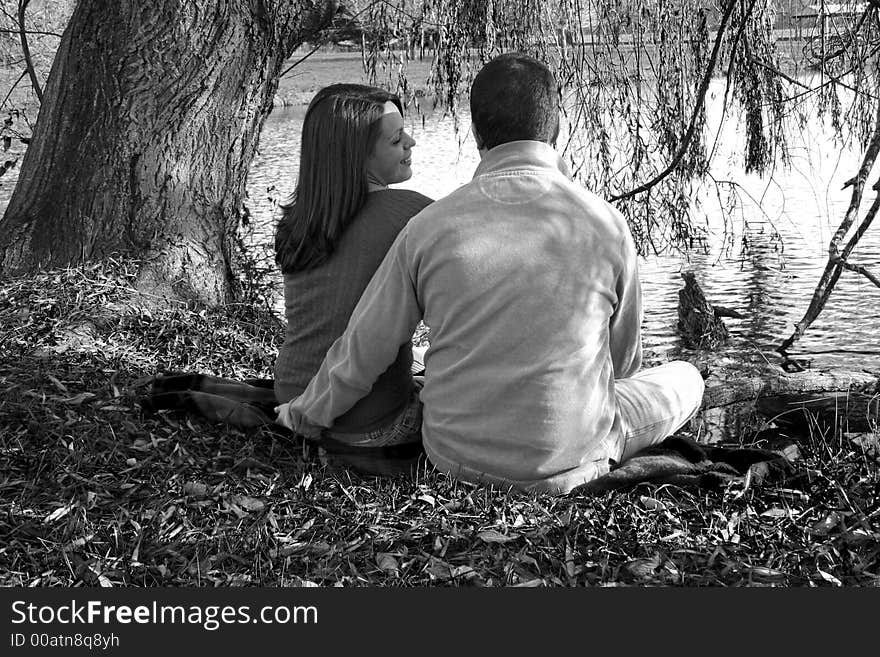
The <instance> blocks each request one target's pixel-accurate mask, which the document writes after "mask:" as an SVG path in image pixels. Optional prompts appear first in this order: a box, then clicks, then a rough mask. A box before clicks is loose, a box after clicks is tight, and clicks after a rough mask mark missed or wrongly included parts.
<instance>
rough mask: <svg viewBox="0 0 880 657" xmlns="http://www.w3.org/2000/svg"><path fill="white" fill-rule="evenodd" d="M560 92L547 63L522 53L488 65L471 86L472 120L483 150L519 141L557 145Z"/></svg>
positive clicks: (497, 58) (502, 56)
mask: <svg viewBox="0 0 880 657" xmlns="http://www.w3.org/2000/svg"><path fill="white" fill-rule="evenodd" d="M558 100H559V91H558V89H557V86H556V79H555V78H554V77H553V73H552V72H551V71H550V69H549V68H547V66H546V65H545V64H542V63H541V62H539V61H538V60H537V59H535V58H534V57H529V56H528V55H524V54H522V53H506V54H504V55H499V56H498V57H496V58H495V59H493V60H491V61H489V62H487V63H486V65H485V66H483V68H482V69H481V70H480V72H479V73H477V76H476V77H475V78H474V83H473V84H472V85H471V120H472V121H473V122H474V127H475V128H476V131H477V134H479V135H480V139H482V141H483V147H484V148H495V147H496V146H498V145H500V144H505V143H507V142H509V141H517V140H520V139H528V140H532V141H543V142H546V143H548V144H555V143H556V137H557V136H558V135H559V107H558Z"/></svg>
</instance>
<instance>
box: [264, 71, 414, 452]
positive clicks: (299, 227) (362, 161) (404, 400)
mask: <svg viewBox="0 0 880 657" xmlns="http://www.w3.org/2000/svg"><path fill="white" fill-rule="evenodd" d="M414 145H415V140H413V138H412V137H410V136H409V135H408V134H407V133H406V131H405V130H404V126H403V116H402V107H401V103H400V99H399V98H398V97H397V96H395V95H394V94H391V93H388V92H386V91H383V90H381V89H377V88H374V87H367V86H363V85H356V84H336V85H332V86H329V87H326V88H324V89H322V90H321V91H319V92H318V94H317V95H316V96H315V97H314V98H313V99H312V102H311V103H310V104H309V108H308V110H307V112H306V116H305V120H304V122H303V134H302V148H301V151H300V169H299V172H300V173H299V180H298V182H297V187H296V191H295V192H294V194H293V195H292V197H291V199H290V201H289V202H288V203H286V204H284V205H282V206H281V209H282V218H281V221H280V222H279V224H278V232H277V234H276V238H275V252H276V262H277V263H278V265H279V266H280V267H281V270H282V272H283V274H284V301H285V315H286V318H287V332H286V335H285V339H284V344H283V345H282V347H281V349H280V351H279V354H278V360H277V362H276V364H275V395H276V398H277V399H278V401H279V403H283V402H287V401H289V400H291V399H293V398H294V397H297V396H298V395H300V394H301V393H302V392H303V391H304V390H305V388H306V386H307V385H308V383H309V381H310V380H311V378H312V376H313V375H314V374H315V373H316V372H317V371H318V368H319V367H320V365H321V362H322V361H323V359H324V356H325V354H326V353H327V350H328V349H329V348H330V346H331V345H332V344H333V342H334V341H335V340H336V338H338V337H339V336H340V335H341V334H342V332H343V331H344V330H345V327H346V325H347V324H348V319H349V317H350V316H351V313H352V311H353V310H354V307H355V305H356V304H357V302H358V299H360V296H361V293H362V292H363V291H364V289H365V288H366V286H367V283H369V281H370V278H371V277H372V275H373V273H374V272H375V271H376V269H377V268H378V267H379V264H380V263H381V262H382V259H383V258H384V256H385V254H386V253H387V251H388V249H389V248H390V247H391V244H392V242H393V241H394V238H395V237H397V234H398V233H399V232H400V230H401V229H402V228H403V227H404V225H405V224H406V222H407V221H409V219H410V218H411V217H412V216H413V215H415V214H416V213H418V212H419V211H420V210H421V209H422V208H424V207H425V206H426V205H428V204H429V203H430V202H431V199H429V198H427V197H426V196H423V195H421V194H419V193H417V192H413V191H407V190H392V189H389V185H393V184H395V183H400V182H404V181H405V180H408V179H409V178H410V177H411V176H412V169H411V165H412V153H411V149H412V147H413V146H414ZM412 364H413V356H412V347H411V345H410V344H404V345H401V347H400V351H399V353H398V356H397V359H396V360H395V362H394V363H393V364H392V365H391V366H390V367H389V368H388V369H387V370H386V371H385V373H384V374H382V376H380V377H379V379H378V380H377V381H376V382H375V384H374V385H373V388H372V390H371V391H370V392H369V393H368V394H367V395H366V396H365V397H363V398H362V399H361V400H360V401H359V402H358V403H357V404H356V405H355V406H354V407H353V408H352V409H351V410H349V411H348V412H347V413H345V414H344V415H342V416H341V417H339V418H337V419H336V421H335V423H334V425H333V426H332V427H330V429H329V431H327V432H325V435H324V438H325V443H326V444H328V445H335V444H336V443H339V444H341V445H348V446H354V447H384V446H388V445H394V444H400V443H405V442H415V441H418V440H419V438H420V427H421V407H420V405H419V404H418V396H417V394H416V393H415V384H414V381H413V376H412V373H411V367H412Z"/></svg>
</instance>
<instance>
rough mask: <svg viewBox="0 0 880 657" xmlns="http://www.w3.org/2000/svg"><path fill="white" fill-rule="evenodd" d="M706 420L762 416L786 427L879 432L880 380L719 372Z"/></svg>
mask: <svg viewBox="0 0 880 657" xmlns="http://www.w3.org/2000/svg"><path fill="white" fill-rule="evenodd" d="M702 411H703V415H704V416H707V417H711V416H712V415H713V413H712V411H715V413H714V415H715V417H716V418H717V417H718V412H719V411H721V412H723V415H724V419H725V422H726V423H729V422H730V421H731V419H732V418H734V417H738V418H740V420H737V421H736V424H740V422H741V419H742V418H743V417H744V416H745V415H748V414H751V415H753V416H754V415H755V414H757V415H758V416H759V417H760V418H761V419H763V420H765V421H766V420H772V421H773V422H775V423H777V424H780V425H787V426H796V427H800V428H807V427H808V426H809V425H810V424H812V423H819V424H822V425H825V426H843V427H844V430H847V431H873V430H875V429H876V428H877V426H878V417H880V376H878V375H877V374H873V373H870V372H823V371H814V370H807V371H804V372H793V373H787V372H783V371H781V370H780V369H778V368H777V367H776V366H773V365H768V366H767V367H766V368H765V369H763V370H759V371H755V372H749V373H747V374H742V373H740V374H737V373H735V372H732V371H729V370H727V371H722V372H717V373H713V374H711V375H710V376H709V378H708V379H707V380H706V392H705V394H704V396H703V405H702Z"/></svg>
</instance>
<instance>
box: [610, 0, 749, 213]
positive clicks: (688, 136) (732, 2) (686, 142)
mask: <svg viewBox="0 0 880 657" xmlns="http://www.w3.org/2000/svg"><path fill="white" fill-rule="evenodd" d="M736 5H737V0H729V3H728V5H727V9H725V10H724V16H723V17H722V18H721V24H720V25H719V26H718V32H717V33H716V34H715V43H714V45H713V46H712V54H711V55H710V56H709V63H708V64H707V65H706V71H705V73H704V74H703V79H702V81H701V82H700V87H699V89H698V90H697V104H696V106H695V107H694V111H693V112H692V113H691V120H690V123H689V125H688V129H687V132H686V133H685V135H684V138H683V139H682V142H681V145H680V146H679V148H678V151H677V152H676V154H675V156H674V157H673V158H672V161H671V162H670V163H669V165H668V166H667V167H666V168H665V169H664V170H663V171H661V172H660V173H658V174H657V175H656V176H654V177H653V178H652V179H651V180H649V181H648V182H646V183H643V184H641V185H639V186H638V187H636V188H635V189H631V190H630V191H628V192H624V193H623V194H617V195H615V196H612V197H611V200H612V201H622V200H624V199H627V198H630V197H632V196H635V195H636V194H641V193H642V192H646V191H648V190H649V189H651V188H652V187H654V186H655V185H656V184H657V183H659V182H660V181H661V180H663V179H664V178H666V176H668V175H669V174H670V173H672V172H673V171H675V168H676V167H677V166H678V165H679V163H680V162H681V160H682V158H684V156H685V153H687V150H688V148H690V145H691V142H692V141H693V139H694V134H695V133H696V131H697V119H698V118H699V116H700V112H702V111H703V107H704V105H705V104H706V92H707V91H708V89H709V82H711V80H712V73H714V71H715V64H716V62H717V61H718V53H719V52H720V51H721V42H722V41H723V40H724V32H725V31H726V30H727V23H728V21H729V20H730V17H731V16H732V15H733V10H734V9H735V8H736ZM754 6H755V0H752V1H751V3H750V4H749V9H748V13H749V14H751V12H752V8H753V7H754ZM737 40H739V39H738V38H737Z"/></svg>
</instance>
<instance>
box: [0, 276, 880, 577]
mask: <svg viewBox="0 0 880 657" xmlns="http://www.w3.org/2000/svg"><path fill="white" fill-rule="evenodd" d="M136 269H137V263H134V262H131V261H127V260H121V259H117V260H113V259H108V260H107V261H105V262H103V263H98V264H92V265H84V266H82V267H79V268H70V269H64V270H56V271H50V272H44V273H41V274H39V275H35V276H30V277H23V278H17V279H12V280H7V281H4V283H3V285H2V288H0V535H2V536H5V537H6V540H5V541H4V544H3V545H2V546H0V585H2V586H79V585H88V586H104V587H111V586H113V587H115V586H206V585H207V586H477V587H482V586H516V587H532V586H877V585H880V526H878V524H880V520H878V518H880V514H878V511H877V510H878V508H880V503H878V502H880V501H878V493H880V478H878V464H877V458H876V449H875V446H876V444H877V440H876V436H874V435H866V434H859V435H858V436H854V435H852V434H850V435H843V434H841V435H837V434H834V435H829V434H821V435H807V436H803V437H802V439H801V440H800V448H801V451H802V452H803V456H804V464H805V467H804V468H803V471H802V473H801V474H799V475H798V476H797V477H796V478H795V479H794V480H789V481H786V482H785V487H784V488H783V487H781V486H780V487H774V486H769V485H767V486H762V487H749V488H748V489H746V490H735V489H734V488H728V489H722V490H713V491H694V490H685V489H681V488H677V487H675V486H668V485H652V484H642V485H640V486H638V487H636V488H635V489H634V490H632V491H628V492H617V493H606V494H603V495H600V496H595V497H584V496H577V495H572V496H566V497H549V496H543V495H529V494H525V493H517V492H510V491H506V490H501V489H499V488H497V487H491V486H488V487H476V486H473V485H470V484H465V483H461V482H456V481H454V480H452V479H450V478H448V477H446V476H445V475H442V474H440V473H437V472H435V471H433V470H431V469H430V468H427V469H422V470H420V471H419V473H418V475H416V477H414V478H405V477H398V478H376V477H371V476H362V475H358V474H356V473H354V472H351V471H348V470H345V469H343V468H341V467H338V466H334V465H331V464H328V463H325V462H324V461H322V459H321V458H320V456H319V455H318V454H317V453H316V450H313V449H311V448H310V447H309V446H307V445H303V444H302V443H301V442H297V441H295V440H293V439H291V438H290V437H289V435H286V434H282V433H276V432H273V431H271V430H266V429H263V430H255V431H247V432H246V431H241V430H237V429H233V428H230V427H226V426H223V425H218V424H213V423H211V422H208V421H205V420H202V419H200V418H196V417H188V416H184V415H179V414H176V413H170V412H161V413H158V414H156V415H146V414H144V413H143V412H142V411H141V410H140V406H139V404H138V396H139V395H140V394H142V393H143V391H144V385H145V383H146V382H147V381H148V380H149V378H150V377H151V376H153V375H155V374H158V373H165V372H172V371H198V372H203V373H209V374H214V375H217V376H225V377H232V378H245V377H267V376H270V375H271V372H272V367H273V364H274V358H275V355H276V354H277V345H278V344H279V343H280V340H281V338H282V324H281V323H280V322H279V321H278V319H277V318H276V317H275V316H274V315H273V314H272V313H271V312H269V311H268V310H267V309H265V308H264V307H261V306H260V305H259V304H256V303H249V304H248V303H246V304H240V305H235V306H229V307H227V308H225V309H221V310H207V309H204V308H198V307H191V306H186V305H184V304H174V305H171V304H169V305H166V306H159V305H155V304H151V303H149V302H148V301H145V300H144V298H142V297H141V296H139V295H138V294H137V293H136V292H135V291H134V281H135V276H136Z"/></svg>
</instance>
